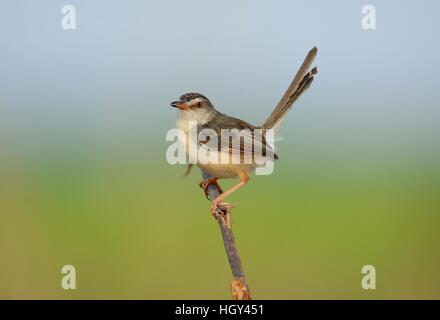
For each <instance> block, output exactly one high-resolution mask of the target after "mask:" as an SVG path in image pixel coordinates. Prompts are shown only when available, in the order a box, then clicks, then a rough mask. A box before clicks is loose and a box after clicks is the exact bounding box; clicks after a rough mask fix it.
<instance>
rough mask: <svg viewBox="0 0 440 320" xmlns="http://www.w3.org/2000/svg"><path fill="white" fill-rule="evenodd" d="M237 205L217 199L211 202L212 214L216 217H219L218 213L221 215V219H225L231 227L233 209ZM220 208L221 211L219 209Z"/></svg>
mask: <svg viewBox="0 0 440 320" xmlns="http://www.w3.org/2000/svg"><path fill="white" fill-rule="evenodd" d="M234 207H235V205H233V204H231V203H227V202H222V201H216V200H215V199H214V200H213V201H212V204H211V214H212V216H213V217H214V218H217V214H219V215H220V217H221V219H223V221H224V223H225V224H226V226H227V227H228V228H229V229H230V228H231V209H232V208H234ZM218 209H220V212H218V211H217V210H218Z"/></svg>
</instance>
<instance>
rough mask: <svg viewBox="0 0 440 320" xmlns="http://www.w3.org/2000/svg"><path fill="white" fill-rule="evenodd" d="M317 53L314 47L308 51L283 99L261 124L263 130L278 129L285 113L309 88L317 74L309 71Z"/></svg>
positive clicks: (313, 70)
mask: <svg viewBox="0 0 440 320" xmlns="http://www.w3.org/2000/svg"><path fill="white" fill-rule="evenodd" d="M317 53H318V49H317V48H316V47H313V48H312V49H311V50H310V51H309V53H308V54H307V56H306V58H305V59H304V62H303V63H302V65H301V67H300V68H299V69H298V72H297V73H296V75H295V77H294V78H293V80H292V82H291V83H290V86H289V87H288V88H287V90H286V92H285V93H284V95H283V97H282V98H281V100H280V101H279V102H278V104H277V105H276V107H275V109H274V110H273V111H272V113H271V115H270V116H269V117H268V118H267V119H266V121H265V122H264V123H263V125H262V127H263V128H265V129H272V128H276V127H278V126H279V124H280V123H281V122H282V120H283V119H284V117H285V116H286V114H287V112H288V111H289V110H290V108H291V107H292V105H293V103H294V102H295V101H296V100H297V99H298V98H299V96H300V95H301V94H303V93H304V92H305V91H306V90H307V89H308V88H309V87H310V84H311V83H312V81H313V79H314V77H315V75H316V74H317V72H318V69H317V68H316V67H315V68H313V69H311V70H310V71H309V68H310V66H311V64H312V62H313V60H314V59H315V57H316V54H317Z"/></svg>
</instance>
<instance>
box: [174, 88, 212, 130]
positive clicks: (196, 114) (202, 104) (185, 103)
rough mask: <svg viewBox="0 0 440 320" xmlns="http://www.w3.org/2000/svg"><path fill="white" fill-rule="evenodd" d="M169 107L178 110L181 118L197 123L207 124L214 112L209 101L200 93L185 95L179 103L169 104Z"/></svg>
mask: <svg viewBox="0 0 440 320" xmlns="http://www.w3.org/2000/svg"><path fill="white" fill-rule="evenodd" d="M171 106H172V107H175V108H178V109H180V111H181V117H184V118H187V119H188V120H194V121H197V122H202V123H203V122H207V121H209V120H210V119H211V118H212V117H213V115H215V113H216V110H215V108H214V106H213V105H212V103H211V101H209V99H208V98H207V97H205V96H204V95H203V94H200V93H193V92H191V93H185V94H183V95H182V96H181V97H180V100H179V101H173V102H171Z"/></svg>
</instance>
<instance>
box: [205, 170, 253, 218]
mask: <svg viewBox="0 0 440 320" xmlns="http://www.w3.org/2000/svg"><path fill="white" fill-rule="evenodd" d="M239 178H240V182H239V183H237V184H236V185H235V186H233V187H232V188H231V189H229V190H227V191H226V192H223V193H222V194H220V195H219V196H218V197H217V198H215V199H214V200H212V204H211V211H212V214H215V212H216V211H217V208H219V207H220V209H222V208H226V209H227V210H229V209H231V208H232V207H233V206H234V205H232V204H229V203H226V202H223V200H224V199H225V198H226V197H227V196H229V195H230V194H231V193H233V192H234V191H237V190H238V189H239V188H240V187H242V186H244V185H245V184H246V183H247V182H248V181H249V176H248V175H247V174H246V173H241V174H240V175H239Z"/></svg>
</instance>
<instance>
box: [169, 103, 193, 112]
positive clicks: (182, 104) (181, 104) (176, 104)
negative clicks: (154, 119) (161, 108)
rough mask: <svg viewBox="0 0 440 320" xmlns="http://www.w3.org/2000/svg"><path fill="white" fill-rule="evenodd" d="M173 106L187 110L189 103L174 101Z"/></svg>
mask: <svg viewBox="0 0 440 320" xmlns="http://www.w3.org/2000/svg"><path fill="white" fill-rule="evenodd" d="M171 106H172V107H174V108H179V109H180V110H186V109H188V108H189V105H188V104H187V103H183V102H181V101H173V102H171Z"/></svg>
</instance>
